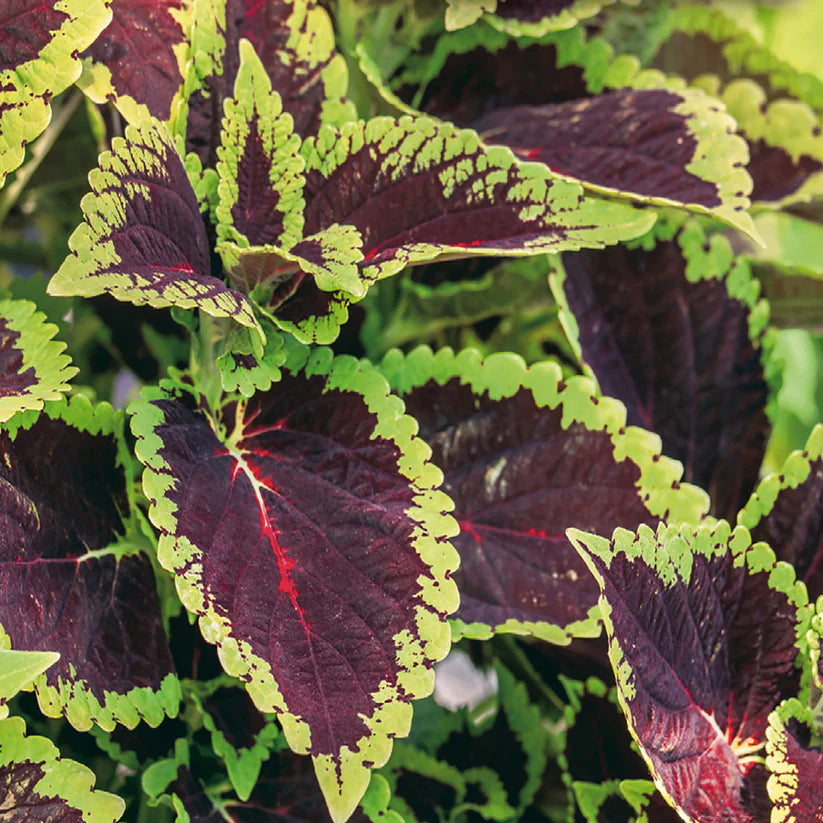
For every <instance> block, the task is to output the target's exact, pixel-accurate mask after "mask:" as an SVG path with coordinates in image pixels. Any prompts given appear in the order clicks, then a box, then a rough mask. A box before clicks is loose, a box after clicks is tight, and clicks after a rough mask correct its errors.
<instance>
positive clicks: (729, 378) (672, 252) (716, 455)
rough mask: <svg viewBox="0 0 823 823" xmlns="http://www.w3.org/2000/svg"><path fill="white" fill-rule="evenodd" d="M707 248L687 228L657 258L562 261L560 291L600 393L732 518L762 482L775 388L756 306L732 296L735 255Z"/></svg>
mask: <svg viewBox="0 0 823 823" xmlns="http://www.w3.org/2000/svg"><path fill="white" fill-rule="evenodd" d="M712 243H713V246H711V247H709V245H708V244H707V245H706V247H705V248H704V246H703V236H702V234H701V233H700V232H699V230H697V229H696V228H689V229H687V230H685V231H684V233H683V234H682V235H681V236H680V237H679V239H678V240H672V241H663V242H659V243H658V244H657V245H656V246H655V248H654V249H653V250H651V251H646V250H644V249H634V250H629V249H627V248H625V247H618V248H615V249H612V250H611V251H610V252H609V254H608V255H605V254H601V253H600V252H588V251H584V252H580V253H578V254H574V255H565V256H564V257H563V267H564V270H565V279H564V280H563V283H562V292H563V298H564V300H565V301H567V304H568V306H569V308H570V309H571V311H572V313H573V314H574V316H575V318H576V323H577V328H578V330H579V337H578V339H579V344H580V350H581V355H582V359H583V360H584V362H585V363H587V364H588V365H589V366H590V367H591V369H592V370H593V371H594V373H595V375H596V376H597V379H598V382H599V383H600V387H601V389H602V390H603V392H604V393H605V394H608V395H611V396H613V397H617V398H619V399H620V400H622V401H623V402H624V403H625V404H626V407H627V409H628V422H629V423H631V424H633V425H640V426H643V427H645V428H647V429H651V430H652V431H655V432H657V433H658V434H659V435H660V436H661V438H662V440H663V451H664V453H665V454H667V455H669V456H670V457H674V458H676V459H677V460H680V461H681V462H682V463H683V465H684V478H685V479H686V480H688V481H689V482H691V483H695V484H697V485H699V486H701V487H703V488H704V489H706V490H707V491H708V492H709V494H710V495H711V498H712V501H713V512H714V513H716V514H717V515H719V516H725V517H727V518H732V519H733V518H734V517H735V515H736V513H737V511H738V510H739V509H740V507H741V506H742V504H743V503H744V502H745V501H746V499H747V498H748V496H749V495H750V494H751V491H752V489H753V488H754V484H755V483H756V482H757V475H758V471H759V469H760V463H761V460H762V458H763V452H764V449H765V444H766V434H767V431H768V421H767V418H766V411H765V409H766V401H767V398H768V387H767V384H766V378H765V371H764V365H763V362H762V361H763V356H762V350H761V345H760V337H759V335H755V336H754V339H753V337H752V335H751V333H750V325H749V323H750V312H751V311H752V308H753V304H752V303H751V302H749V303H748V304H747V302H745V297H741V298H739V299H738V298H735V297H733V296H732V295H731V294H730V292H729V287H728V286H727V284H726V282H724V281H725V274H726V272H727V271H728V267H729V266H730V264H731V262H732V259H733V258H732V254H731V252H730V251H729V250H728V248H727V247H725V246H724V241H723V240H722V239H721V238H719V237H717V238H715V239H714V240H713V241H712ZM687 267H688V268H687ZM735 271H736V275H737V278H738V283H739V282H740V279H741V278H742V277H743V275H742V273H741V272H740V271H739V270H735ZM693 272H699V273H698V274H697V276H696V277H695V275H694V274H693ZM712 272H717V273H718V274H719V275H720V276H711V275H712ZM697 278H702V279H697ZM745 282H750V277H746V278H745ZM742 293H743V294H744V295H745V293H746V292H745V290H743V292H742Z"/></svg>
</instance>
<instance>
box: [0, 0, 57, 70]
mask: <svg viewBox="0 0 823 823" xmlns="http://www.w3.org/2000/svg"><path fill="white" fill-rule="evenodd" d="M62 5H63V4H62V3H60V2H59V0H51V1H50V2H42V0H9V2H7V3H6V4H5V6H4V8H3V11H2V12H1V13H0V23H2V30H3V37H2V38H0V71H9V70H13V69H16V68H17V67H18V66H21V65H23V64H24V63H27V62H28V61H29V60H33V59H34V58H35V57H37V55H38V54H39V53H40V52H41V51H42V50H43V48H44V47H45V46H46V45H47V44H48V43H49V42H50V41H51V39H52V37H53V36H54V34H53V32H56V31H59V30H60V27H61V26H62V25H63V24H64V23H66V22H68V20H69V15H68V14H66V12H65V11H63V10H62V9H61V8H58V7H59V6H62Z"/></svg>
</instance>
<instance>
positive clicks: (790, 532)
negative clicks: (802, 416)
mask: <svg viewBox="0 0 823 823" xmlns="http://www.w3.org/2000/svg"><path fill="white" fill-rule="evenodd" d="M822 446H823V427H821V426H818V427H816V428H815V430H814V431H813V432H812V434H811V435H810V436H809V441H808V443H807V444H806V448H805V449H804V450H803V451H802V452H796V453H794V454H792V455H791V456H790V457H789V458H788V459H787V461H786V464H785V466H784V467H783V469H782V471H781V473H780V475H778V476H774V475H771V476H770V477H767V478H765V479H764V480H763V481H762V483H761V484H760V486H759V487H758V488H757V491H756V492H755V493H754V495H753V496H752V499H751V500H750V501H749V502H748V503H747V504H746V508H745V509H743V511H742V512H741V513H740V517H739V520H740V522H741V523H742V524H743V525H744V526H747V527H748V528H749V529H750V530H751V533H752V539H753V540H763V541H765V542H766V543H768V544H769V545H770V546H771V547H772V549H773V550H774V552H775V554H776V555H777V557H778V559H780V560H785V561H786V562H788V563H791V564H792V566H793V567H794V569H795V571H796V572H797V576H798V578H799V579H800V580H802V581H803V582H804V583H805V584H806V588H807V589H808V590H809V599H810V600H811V601H812V602H814V601H815V600H816V599H817V598H818V597H819V596H820V595H822V594H823V454H821V447H822Z"/></svg>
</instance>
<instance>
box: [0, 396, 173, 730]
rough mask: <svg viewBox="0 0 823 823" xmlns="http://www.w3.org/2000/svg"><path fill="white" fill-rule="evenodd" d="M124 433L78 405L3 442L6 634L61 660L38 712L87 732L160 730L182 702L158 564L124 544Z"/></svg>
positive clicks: (11, 430) (19, 423) (100, 410)
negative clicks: (120, 727) (95, 728)
mask: <svg viewBox="0 0 823 823" xmlns="http://www.w3.org/2000/svg"><path fill="white" fill-rule="evenodd" d="M121 427H122V417H121V416H120V415H114V414H113V413H112V411H111V407H109V406H100V407H97V408H96V409H92V407H91V406H90V404H89V403H88V401H87V400H85V398H83V397H77V398H75V399H74V400H72V401H71V402H70V403H66V402H65V401H60V402H57V403H51V404H49V405H47V406H46V408H45V410H44V412H43V413H42V414H41V415H40V416H39V417H37V416H36V415H35V414H34V413H32V412H28V413H26V414H22V415H18V416H16V417H14V418H13V419H12V420H11V421H9V422H8V423H7V424H6V426H5V427H4V430H3V431H2V432H0V455H2V460H0V509H1V510H2V513H0V520H2V522H4V524H5V525H4V527H3V529H2V530H0V577H2V585H0V592H2V597H1V598H0V625H2V629H3V630H4V631H5V633H6V634H7V635H8V636H9V638H10V641H11V646H12V648H14V649H21V650H31V651H46V650H48V651H54V652H58V653H59V654H60V660H59V661H58V662H57V663H55V665H53V666H52V667H51V668H50V669H49V670H48V671H47V672H46V673H45V674H44V675H41V676H40V677H38V678H37V680H36V681H35V690H36V692H37V697H38V701H39V703H40V707H41V709H42V710H43V712H44V713H45V714H46V715H48V716H50V717H55V716H58V715H59V714H61V713H63V714H65V715H66V717H67V718H68V719H69V721H70V722H71V723H72V725H74V726H75V727H76V728H78V729H81V730H86V729H88V728H89V727H90V726H91V724H92V722H95V723H97V724H98V725H100V726H101V727H103V728H105V729H107V730H111V729H113V728H114V725H115V723H122V724H124V725H126V726H129V727H134V726H136V725H137V723H138V722H139V721H140V720H141V719H145V720H146V721H147V722H149V723H150V724H151V725H154V726H156V725H157V724H159V723H160V721H161V720H162V719H163V717H164V715H166V714H168V715H172V714H174V713H176V711H177V706H178V703H179V699H180V695H179V686H178V683H177V678H176V676H175V674H174V665H173V663H172V660H171V656H170V654H169V648H168V642H167V640H166V636H165V633H164V631H163V624H162V620H161V615H160V606H159V602H158V598H157V591H156V584H155V578H154V572H153V570H152V566H151V563H150V562H149V559H148V558H147V557H146V556H145V555H144V554H141V553H138V549H137V547H135V546H131V545H130V544H129V541H128V539H127V538H125V537H124V536H123V532H124V530H125V529H124V521H123V518H124V517H125V515H126V513H127V511H128V501H127V497H126V478H125V473H124V471H123V469H122V467H121V466H120V464H119V457H118V448H119V447H118V437H119V436H121V435H120V434H119V433H118V432H119V431H120V429H121Z"/></svg>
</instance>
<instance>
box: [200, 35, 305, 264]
mask: <svg viewBox="0 0 823 823" xmlns="http://www.w3.org/2000/svg"><path fill="white" fill-rule="evenodd" d="M224 109H225V117H224V119H223V129H222V133H221V145H220V147H219V148H218V150H217V155H218V157H219V158H220V160H219V162H218V164H217V174H218V176H219V179H220V184H219V188H218V196H219V203H218V206H217V209H216V216H217V219H218V223H217V239H218V241H224V240H232V241H234V242H235V243H236V244H238V245H240V247H247V246H249V245H258V246H260V245H265V244H267V243H273V244H277V245H279V246H282V247H284V248H286V249H289V248H291V246H293V245H294V244H295V243H296V242H297V241H298V240H300V239H301V237H302V234H303V206H304V204H303V198H302V196H301V195H302V190H303V185H304V183H305V178H304V176H303V169H304V165H305V164H304V161H303V158H302V157H301V156H300V142H301V141H300V137H299V136H298V135H297V134H295V133H294V131H293V121H292V118H291V116H290V115H289V114H287V113H286V112H284V111H283V106H282V103H281V98H280V95H279V94H278V93H277V92H273V91H272V85H271V80H270V79H269V77H268V75H267V74H266V70H265V68H264V66H263V63H262V62H261V60H260V58H259V57H258V55H257V53H256V52H255V51H254V49H253V47H252V45H251V43H250V42H249V41H248V40H241V41H240V67H239V68H238V70H237V77H236V80H235V83H234V97H233V98H230V99H227V100H226V101H225V103H224Z"/></svg>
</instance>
